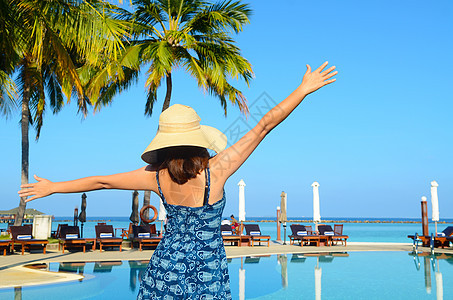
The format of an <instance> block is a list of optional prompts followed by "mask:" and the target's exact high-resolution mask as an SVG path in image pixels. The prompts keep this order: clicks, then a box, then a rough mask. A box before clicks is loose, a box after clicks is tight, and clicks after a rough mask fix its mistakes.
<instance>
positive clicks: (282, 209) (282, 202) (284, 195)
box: [278, 192, 288, 225]
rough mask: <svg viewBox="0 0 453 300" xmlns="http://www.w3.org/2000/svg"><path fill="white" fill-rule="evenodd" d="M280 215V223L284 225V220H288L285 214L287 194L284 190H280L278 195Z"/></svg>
mask: <svg viewBox="0 0 453 300" xmlns="http://www.w3.org/2000/svg"><path fill="white" fill-rule="evenodd" d="M280 197H281V199H280V217H279V220H278V221H280V223H282V224H284V225H286V221H287V220H288V217H287V216H286V208H287V204H288V194H287V193H285V192H282V193H281V195H280Z"/></svg>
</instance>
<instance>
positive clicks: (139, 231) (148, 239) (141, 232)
mask: <svg viewBox="0 0 453 300" xmlns="http://www.w3.org/2000/svg"><path fill="white" fill-rule="evenodd" d="M132 232H133V234H134V237H133V238H132V240H131V248H134V243H137V244H138V248H139V249H140V251H142V247H143V246H145V247H146V246H149V247H152V246H154V247H155V246H157V245H159V242H160V241H161V239H162V238H160V237H159V235H158V234H157V232H156V224H149V225H132Z"/></svg>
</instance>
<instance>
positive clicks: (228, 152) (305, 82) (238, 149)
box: [211, 62, 337, 180]
mask: <svg viewBox="0 0 453 300" xmlns="http://www.w3.org/2000/svg"><path fill="white" fill-rule="evenodd" d="M327 64H328V63H327V62H325V63H323V64H322V65H321V66H320V67H319V68H318V69H316V70H315V71H313V72H312V71H311V67H310V66H309V65H307V71H306V72H305V75H304V77H303V79H302V83H301V85H300V86H299V87H298V88H297V89H296V90H294V91H293V92H292V93H291V94H290V95H289V96H288V97H287V98H286V99H285V100H283V101H282V102H280V103H279V104H278V105H277V106H275V107H274V108H272V109H271V110H270V111H269V112H268V113H266V115H264V117H263V118H262V119H261V120H260V121H259V122H258V124H257V125H256V126H255V127H254V128H253V129H252V130H250V131H249V132H248V133H247V134H245V135H244V136H243V137H242V138H241V139H240V140H239V141H238V142H236V143H235V144H234V145H232V146H231V147H229V148H227V149H225V150H224V151H222V152H220V153H219V154H218V155H216V156H215V157H214V158H212V160H211V167H212V169H213V170H214V172H216V176H217V177H218V178H219V179H222V180H226V179H227V178H228V177H230V176H231V175H232V174H233V173H234V172H236V170H237V169H239V167H240V166H241V165H242V164H243V163H244V162H245V161H246V160H247V158H248V157H249V156H250V154H251V153H252V152H253V150H255V148H256V147H257V146H258V145H259V143H260V142H261V141H262V140H263V139H264V137H265V136H266V135H267V134H268V133H269V132H270V131H271V130H272V129H274V128H275V127H276V126H277V125H278V124H280V123H281V122H282V121H283V120H284V119H286V117H288V115H289V114H290V113H291V112H292V111H293V110H294V109H295V108H296V107H297V106H298V105H299V104H300V103H301V102H302V100H303V99H304V98H305V96H307V95H308V94H310V93H313V92H314V91H316V90H318V89H320V88H321V87H323V86H325V85H327V84H330V83H332V82H334V81H335V79H332V77H333V76H335V75H336V74H337V71H334V70H335V67H330V68H327V69H326V67H327Z"/></svg>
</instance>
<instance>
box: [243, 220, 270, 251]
mask: <svg viewBox="0 0 453 300" xmlns="http://www.w3.org/2000/svg"><path fill="white" fill-rule="evenodd" d="M244 226H245V232H246V234H247V235H249V236H250V238H251V243H252V247H253V246H254V243H255V242H258V243H259V245H261V242H267V246H268V247H269V242H270V239H271V236H270V235H263V234H262V233H261V229H260V226H259V225H258V224H245V225H244Z"/></svg>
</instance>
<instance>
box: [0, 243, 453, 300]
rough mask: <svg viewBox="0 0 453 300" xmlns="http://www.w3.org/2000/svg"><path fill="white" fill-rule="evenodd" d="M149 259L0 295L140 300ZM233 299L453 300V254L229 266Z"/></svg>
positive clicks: (268, 259) (258, 259) (276, 258)
mask: <svg viewBox="0 0 453 300" xmlns="http://www.w3.org/2000/svg"><path fill="white" fill-rule="evenodd" d="M146 266H147V261H122V262H121V261H118V262H109V261H101V262H87V263H83V262H78V263H71V262H67V263H48V264H46V265H44V266H41V267H43V268H44V269H45V270H48V271H51V272H52V271H53V272H57V271H64V272H72V273H78V274H83V275H84V276H85V278H84V279H83V280H81V281H73V282H66V283H60V284H49V285H41V286H33V287H23V288H20V287H16V288H8V289H0V299H23V300H26V299H30V300H34V299H46V300H47V299H56V300H59V299H62V298H63V295H64V299H65V300H70V299H74V300H75V299H135V298H136V295H137V293H138V289H139V286H140V281H141V277H142V275H143V273H144V272H145V269H146ZM228 270H229V275H230V286H231V292H232V296H233V299H257V300H258V299H259V300H267V299H269V300H274V299H295V300H296V299H297V300H298V299H376V300H380V299H408V300H409V299H410V300H412V299H427V300H428V299H429V300H431V299H433V300H434V299H437V300H443V299H445V300H446V299H452V296H451V295H452V293H453V256H451V255H445V254H439V255H435V256H426V255H424V256H420V257H418V256H414V255H413V254H411V253H407V252H403V251H400V252H387V251H385V252H351V253H346V252H331V253H325V252H324V253H311V254H297V253H295V254H280V255H269V256H253V257H250V256H249V257H240V258H234V259H229V260H228Z"/></svg>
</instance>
